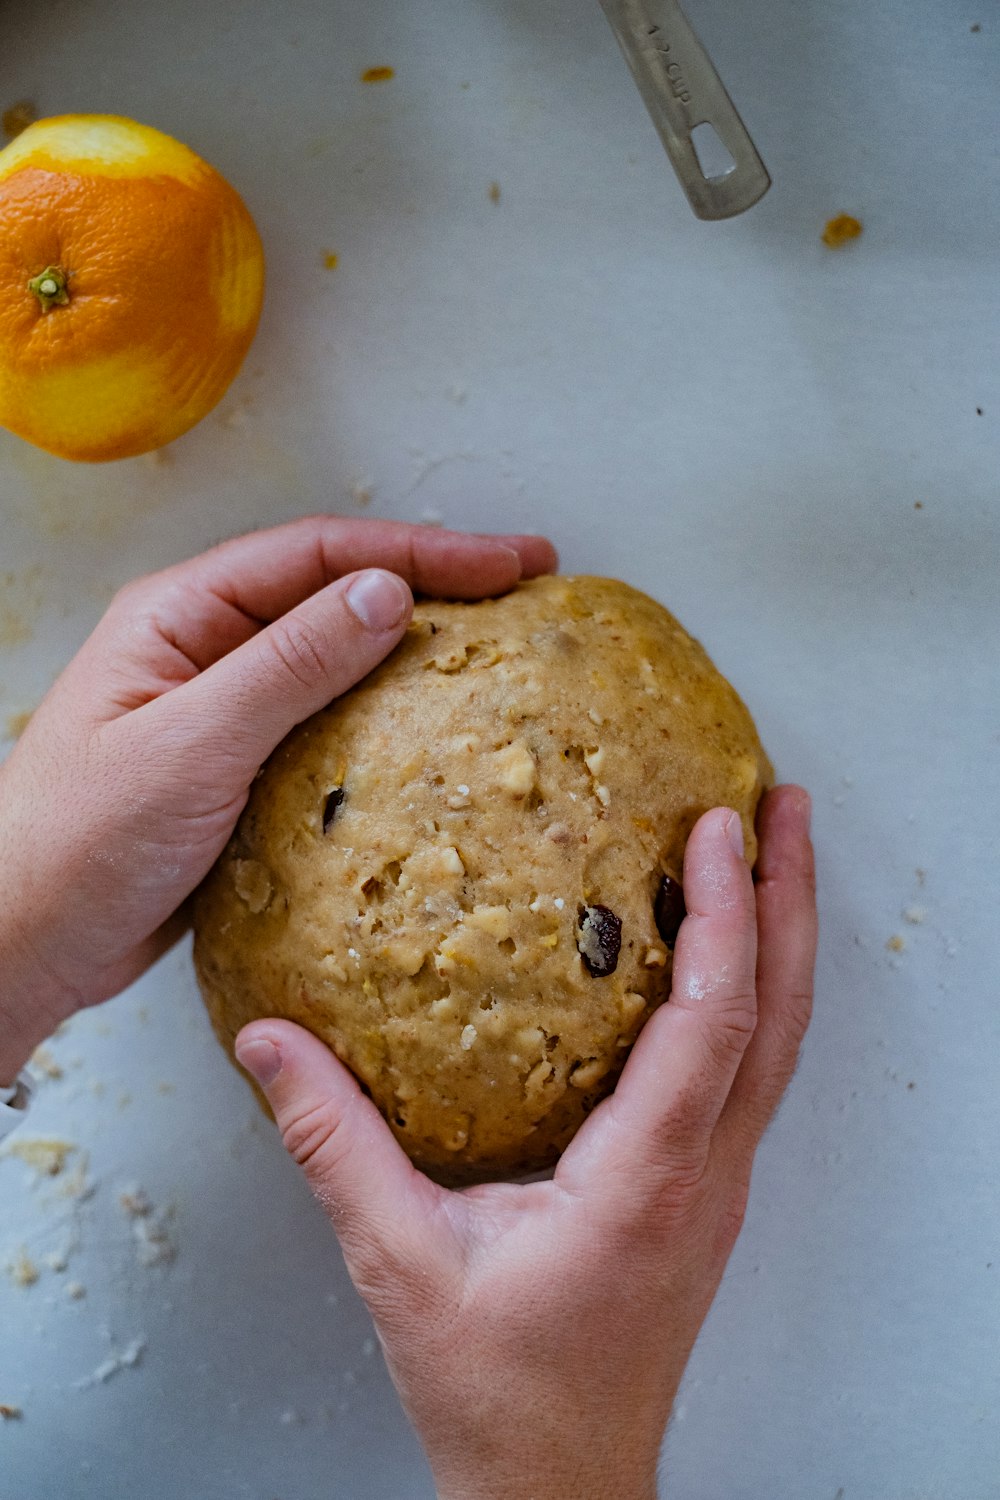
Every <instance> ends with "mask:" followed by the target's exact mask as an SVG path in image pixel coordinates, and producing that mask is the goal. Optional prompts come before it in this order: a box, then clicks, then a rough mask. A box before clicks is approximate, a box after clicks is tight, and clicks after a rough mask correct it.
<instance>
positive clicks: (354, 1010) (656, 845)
mask: <svg viewBox="0 0 1000 1500" xmlns="http://www.w3.org/2000/svg"><path fill="white" fill-rule="evenodd" d="M770 779H771V768H770V765H769V763H768V760H767V756H766V755H765V753H764V751H763V749H762V748H761V745H760V741H759V740H758V738H757V734H756V732H755V730H754V726H753V723H752V721H751V718H750V715H749V714H748V712H747V710H746V708H745V707H744V706H743V704H742V703H741V702H740V700H739V698H738V697H737V695H736V693H735V692H734V691H733V689H732V688H731V687H730V686H729V684H728V683H727V682H726V681H725V680H724V679H723V678H722V677H721V676H720V675H719V673H718V672H717V671H716V670H715V668H714V667H713V666H712V663H711V662H710V661H709V659H708V657H707V656H706V655H705V653H704V651H703V650H702V649H701V647H700V646H699V645H698V644H697V642H695V641H693V640H692V639H691V637H690V636H688V635H687V634H686V632H685V631H684V630H683V629H682V628H681V627H680V625H678V623H677V622H676V620H674V619H673V618H672V616H671V615H669V614H668V613H667V611H666V610H665V609H663V608H662V607H661V606H660V605H659V604H657V603H655V602H654V601H653V600H652V599H649V598H647V597H646V596H645V595H643V594H640V593H637V592H636V591H635V590H634V589H631V588H628V587H627V586H626V585H625V584H623V583H616V582H614V581H612V580H610V579H602V578H540V579H536V580H534V581H533V582H531V583H526V584H522V585H520V586H519V587H518V588H517V589H515V590H514V591H513V592H512V593H510V594H508V595H506V596H505V597H504V598H502V599H489V600H484V601H482V602H480V603H474V604H456V603H439V602H435V601H431V602H422V603H419V604H418V605H417V606H416V609H415V611H414V618H413V623H412V625H411V627H410V629H409V631H408V632H407V635H406V637H405V639H404V640H403V642H402V643H401V644H400V646H399V647H398V648H397V650H396V651H395V652H394V653H393V655H392V656H391V657H390V658H389V660H388V661H387V662H385V663H384V664H383V665H382V666H381V667H380V668H379V669H378V670H377V671H376V672H374V673H373V674H372V675H371V676H370V677H368V678H367V679H366V680H365V681H364V682H362V683H361V684H359V686H358V687H357V688H355V689H354V690H353V691H352V692H350V693H349V694H347V695H346V697H344V698H342V699H340V700H338V701H337V702H335V703H333V704H331V706H330V707H329V708H327V709H325V710H324V711H323V712H322V713H319V714H317V715H316V716H315V717H314V718H312V719H310V720H308V721H307V722H306V723H304V724H302V725H300V726H299V728H298V729H296V730H295V731H294V733H293V734H291V735H290V736H289V737H288V739H287V740H285V742H284V743H283V744H282V745H280V746H279V747H278V749H277V750H276V751H275V753H274V755H273V756H272V757H271V759H270V760H269V761H268V763H267V765H266V766H265V767H264V769H263V771H262V773H261V775H260V776H259V777H258V778H257V780H256V781H255V783H254V786H253V789H252V791H251V795H250V800H249V802H248V804H247V807H246V809H245V811H244V813H243V816H242V817H241V819H240V822H239V825H238V827H237V829H236V831H235V833H234V835H233V837H232V839H231V841H230V843H229V846H228V847H227V849H226V850H225V852H224V853H223V855H222V857H221V859H220V860H219V861H218V864H217V865H216V867H215V869H214V870H213V871H212V873H211V874H210V876H209V878H208V880H207V881H206V882H205V885H204V886H203V888H202V891H201V893H200V896H199V899H198V904H197V913H196V924H195V925H196V947H195V957H196V962H197V967H198V975H199V979H200V982H201V986H202V991H203V993H204V996H205V1000H206V1004H207V1006H208V1009H209V1013H210V1015H211V1017H212V1021H213V1023H214V1025H215V1029H216V1032H217V1033H218V1036H219V1038H220V1040H221V1041H222V1042H223V1043H224V1045H225V1046H226V1047H227V1048H228V1049H229V1050H230V1052H231V1051H232V1046H233V1042H234V1039H235V1037H236V1034H237V1033H238V1031H239V1030H240V1028H241V1027H242V1026H243V1025H245V1024H246V1023H247V1022H248V1021H251V1020H253V1019H255V1018H257V1017H262V1016H285V1017H288V1018H289V1019H290V1020H293V1021H298V1022H299V1023H300V1024H301V1025H304V1026H307V1027H309V1028H310V1029H311V1030H312V1031H314V1032H315V1033H316V1034H317V1035H318V1036H320V1037H322V1038H323V1040H324V1041H325V1042H327V1043H328V1045H329V1046H330V1047H332V1048H333V1049H334V1051H335V1052H336V1053H337V1055H338V1056H339V1057H340V1058H342V1059H343V1061H344V1062H345V1063H346V1064H347V1065H348V1066H349V1067H350V1068H352V1069H353V1071H354V1072H355V1074H356V1075H357V1076H358V1078H359V1079H360V1080H361V1082H362V1083H363V1085H364V1087H365V1088H366V1090H367V1091H368V1092H369V1093H370V1094H371V1096H372V1098H373V1099H374V1100H375V1102H376V1104H377V1105H378V1107H379V1109H380V1110H381V1111H382V1113H383V1114H384V1116H385V1118H386V1119H387V1120H388V1122H389V1125H390V1127H391V1129H392V1130H393V1131H394V1132H395V1134H396V1136H397V1137H398V1139H399V1140H400V1141H401V1143H402V1144H403V1146H404V1147H405V1149H406V1150H407V1151H408V1152H409V1154H410V1156H411V1157H412V1158H413V1160H414V1161H416V1162H417V1163H418V1164H419V1165H420V1166H421V1167H423V1168H424V1169H425V1170H427V1171H429V1172H431V1173H432V1174H433V1175H435V1176H437V1177H439V1178H441V1179H442V1180H447V1181H452V1182H462V1181H466V1182H468V1181H476V1180H483V1179H487V1178H490V1177H502V1176H511V1175H516V1174H519V1173H525V1172H530V1171H535V1170H538V1169H542V1168H545V1167H548V1166H550V1165H551V1164H552V1163H553V1162H554V1161H555V1160H556V1159H557V1157H558V1156H559V1153H560V1152H561V1151H562V1150H563V1149H564V1148H565V1146H566V1145H567V1143H568V1142H569V1141H570V1140H571V1138H572V1136H573V1134H574V1132H575V1131H576V1130H577V1129H578V1128H579V1126H580V1125H581V1124H582V1122H583V1120H584V1119H585V1118H586V1116H587V1114H588V1112H589V1111H590V1110H591V1109H592V1108H593V1107H594V1105H595V1104H596V1103H597V1102H598V1100H599V1099H601V1098H602V1097H603V1096H604V1095H605V1094H606V1093H608V1092H609V1090H610V1089H611V1088H613V1086H614V1083H615V1080H616V1078H617V1077H618V1075H619V1073H620V1072H621V1069H622V1066H623V1065H624V1062H625V1058H626V1057H627V1055H628V1050H629V1047H630V1046H631V1044H632V1042H633V1041H634V1040H635V1037H636V1036H637V1034H638V1032H639V1029H640V1028H641V1026H642V1024H643V1022H644V1021H645V1019H646V1018H647V1016H648V1015H649V1014H650V1013H651V1012H652V1010H653V1009H655V1007H656V1006H658V1005H660V1004H661V1003H662V1002H663V1001H664V1000H665V999H666V998H667V996H668V994H669V992H670V978H671V969H672V965H673V951H672V945H673V941H674V938H675V937H676V929H677V926H678V925H679V923H680V920H681V919H682V917H683V892H682V890H681V887H680V879H681V874H682V870H683V856H684V845H685V842H686V840H687V836H688V834H689V833H690V831H691V828H692V826H693V825H694V823H695V821H696V820H697V818H698V817H699V816H700V814H701V813H702V812H704V811H705V810H706V809H708V808H710V807H715V806H718V805H725V806H729V807H734V808H736V809H737V811H738V812H739V813H740V814H741V816H742V819H743V827H744V834H745V839H746V847H747V857H748V859H750V860H751V861H752V860H753V858H754V856H755V852H756V842H755V837H754V813H755V810H756V806H757V802H758V800H759V797H760V794H761V791H762V789H763V788H764V786H766V785H767V784H768V783H769V781H770Z"/></svg>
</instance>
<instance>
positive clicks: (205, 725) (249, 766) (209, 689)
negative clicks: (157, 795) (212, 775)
mask: <svg viewBox="0 0 1000 1500" xmlns="http://www.w3.org/2000/svg"><path fill="white" fill-rule="evenodd" d="M412 610H413V595H412V594H411V593H410V590H409V587H408V586H407V585H406V584H405V583H404V582H403V580H402V578H399V577H397V575H396V574H395V573H390V572H387V571H386V570H385V569H384V568H367V569H365V570H364V571H363V572H360V573H352V574H349V575H348V576H347V577H346V578H340V579H338V580H337V581H336V583H331V584H329V585H328V586H327V587H326V588H324V589H321V590H320V591H319V593H317V594H313V595H311V597H310V598H308V599H305V600H303V602H302V603H301V604H299V605H297V606H296V608H295V609H292V610H290V611H289V612H288V614H286V615H282V617H281V618H280V619H279V620H275V621H274V623H273V624H271V625H268V626H267V628H266V629H264V630H261V631H260V632H259V633H258V634H257V635H255V636H253V637H252V638H251V639H250V640H249V641H246V642H245V643H244V644H243V645H242V646H238V647H237V648H236V650H235V651H230V652H229V654H228V655H227V656H223V657H222V658H221V659H220V660H219V661H217V662H215V663H214V664H213V665H212V666H210V667H208V668H207V669H206V670H205V671H204V672H201V673H199V675H198V676H197V677H194V678H192V679H191V681H190V682H186V683H184V684H183V685H182V686H181V687H177V688H174V689H173V690H172V691H171V692H169V693H165V694H163V696H162V697H160V698H157V699H156V700H155V701H154V702H152V703H149V704H147V705H146V707H145V709H144V710H140V712H141V713H142V712H144V713H153V714H160V715H163V716H165V717H164V723H163V728H164V730H169V733H170V737H173V738H176V737H179V738H180V739H181V740H182V741H183V743H184V746H185V752H186V753H187V752H190V750H191V749H192V748H194V749H196V750H197V751H198V752H200V753H201V754H202V755H204V757H205V759H206V761H207V762H208V763H210V764H217V763H218V760H219V758H220V755H221V757H222V758H223V759H224V761H225V762H226V763H228V764H229V765H230V766H232V767H233V769H234V771H235V772H236V774H237V776H238V777H239V779H241V780H243V781H246V780H249V779H250V778H251V777H252V776H253V775H254V774H255V772H256V770H257V768H258V766H260V765H261V763H262V762H263V761H265V760H266V759H267V757H268V756H269V755H270V754H271V751H272V750H273V749H274V748H275V746H276V745H279V744H280V743H281V741H282V740H283V739H284V738H285V735H286V734H288V733H289V732H290V731H291V730H292V729H294V728H295V725H296V724H300V723H301V722H302V720H303V719H307V718H309V716H310V715H311V714H314V713H316V712H317V711H318V710H319V709H321V708H325V707H326V705H327V704H328V703H330V702H331V701H332V700H333V699H334V698H337V697H339V696H340V694H341V693H345V692H347V690H348V688H351V687H353V686H354V684H355V683H356V682H359V681H360V680H361V678H362V677H365V676H367V674H368V673H369V672H370V671H372V669H373V668H374V667H377V666H378V664H379V663H380V662H381V661H383V660H384V659H385V657H387V656H388V655H389V652H390V651H391V650H392V649H393V647H394V646H396V645H397V644H398V642H399V640H400V639H401V637H402V636H403V633H404V632H405V630H406V626H407V623H408V622H409V619H410V615H411V613H412ZM234 762H235V764H234Z"/></svg>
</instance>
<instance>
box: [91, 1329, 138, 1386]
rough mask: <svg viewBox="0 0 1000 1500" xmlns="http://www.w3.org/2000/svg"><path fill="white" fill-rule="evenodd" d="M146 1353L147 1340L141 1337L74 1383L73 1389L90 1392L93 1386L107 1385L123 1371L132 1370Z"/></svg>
mask: <svg viewBox="0 0 1000 1500" xmlns="http://www.w3.org/2000/svg"><path fill="white" fill-rule="evenodd" d="M145 1352H146V1340H145V1338H143V1337H142V1336H141V1335H140V1336H139V1338H135V1339H133V1340H132V1342H131V1343H130V1344H128V1345H127V1346H126V1348H124V1349H122V1350H121V1352H120V1353H116V1354H111V1355H109V1357H108V1358H107V1359H106V1360H104V1361H103V1362H102V1363H101V1364H99V1365H98V1366H97V1368H96V1369H95V1370H93V1371H92V1372H91V1373H90V1374H89V1375H84V1376H83V1378H82V1379H81V1380H75V1381H74V1382H73V1389H74V1390H77V1391H85V1390H89V1389H90V1387H91V1386H95V1385H107V1383H108V1381H109V1380H110V1379H111V1378H112V1376H114V1375H118V1374H119V1373H120V1372H121V1371H122V1370H132V1369H134V1368H135V1366H136V1365H137V1364H139V1362H140V1361H141V1359H142V1356H143V1355H144V1354H145Z"/></svg>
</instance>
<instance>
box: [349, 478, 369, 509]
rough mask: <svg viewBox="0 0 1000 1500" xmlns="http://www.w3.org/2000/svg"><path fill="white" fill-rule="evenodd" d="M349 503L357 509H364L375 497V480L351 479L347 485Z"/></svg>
mask: <svg viewBox="0 0 1000 1500" xmlns="http://www.w3.org/2000/svg"><path fill="white" fill-rule="evenodd" d="M348 494H349V495H350V497H351V504H352V505H354V506H356V507H357V509H358V510H366V509H367V508H368V506H369V505H371V503H372V501H373V500H374V498H375V482H374V480H371V479H353V480H352V481H351V483H350V485H349V486H348Z"/></svg>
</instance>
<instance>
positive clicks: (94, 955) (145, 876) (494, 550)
mask: <svg viewBox="0 0 1000 1500" xmlns="http://www.w3.org/2000/svg"><path fill="white" fill-rule="evenodd" d="M554 565H555V553H554V552H553V550H552V547H551V546H550V545H549V543H548V542H545V541H543V540H541V538H535V537H523V536H517V537H474V536H467V535H464V534H462V533H459V532H448V531H432V530H428V529H426V528H424V527H419V526H405V525H402V524H397V523H393V522H383V521H347V520H338V519H336V518H335V517H316V518H313V519H311V520H302V521H296V522H293V523H292V524H291V525H288V526H281V527H278V528H277V529H275V530H273V531H262V532H256V533H254V534H253V535H251V536H245V537H240V538H239V539H237V540H236V541H231V542H226V543H224V544H223V545H222V546H221V547H216V548H215V549H213V550H212V551H211V552H206V553H205V554H204V555H203V556H201V557H196V558H194V559H193V560H192V561H190V562H185V563H181V564H179V565H178V566H176V567H172V568H168V569H167V570H166V571H165V572H162V573H157V574H154V575H153V576H151V577H149V578H142V579H139V580H138V581H137V582H135V583H131V584H129V585H128V586H127V587H126V588H124V589H123V590H122V591H121V593H120V594H118V596H117V597H116V598H115V600H114V602H113V603H112V605H111V607H110V609H109V610H108V612H107V614H106V615H105V616H104V618H103V620H102V621H101V622H100V624H99V625H98V627H97V629H96V630H95V631H94V633H93V635H92V636H91V637H90V639H89V640H88V641H87V642H86V644H85V645H84V647H83V649H82V650H81V651H80V652H79V654H78V655H77V656H76V657H75V658H74V660H73V661H72V662H71V663H70V665H69V666H68V667H67V669H66V671H65V672H64V673H63V674H62V676H61V677H60V678H59V680H58V682H57V683H56V684H55V686H54V687H53V688H52V690H51V692H50V693H49V694H48V695H47V697H46V698H45V700H44V701H43V703H42V704H41V706H40V707H39V708H38V709H37V711H36V712H35V714H34V715H33V717H32V719H31V722H30V724H29V726H28V728H27V730H26V731H25V733H24V735H23V736H22V738H21V740H20V741H19V742H18V744H17V746H16V747H15V749H14V750H13V752H12V753H11V755H10V756H9V758H8V760H7V761H6V762H5V763H4V765H3V766H2V767H0V867H2V869H3V871H4V890H3V897H2V904H0V1085H4V1084H7V1083H9V1082H11V1081H12V1079H13V1077H14V1075H15V1074H16V1072H17V1070H18V1068H19V1067H20V1066H21V1065H22V1064H23V1063H24V1061H25V1060H26V1059H27V1057H28V1056H29V1055H30V1053H31V1051H32V1050H33V1048H34V1047H35V1046H36V1045H37V1043H38V1042H40V1041H42V1040H43V1039H44V1038H45V1037H46V1036H48V1035H49V1034H50V1033H51V1032H52V1031H53V1030H54V1029H55V1027H56V1026H57V1025H58V1024H59V1022H60V1021H62V1020H63V1019H65V1017H66V1016H68V1015H70V1014H71V1013H72V1012H73V1011H74V1010H76V1009H78V1008H79V1007H80V1006H83V1005H90V1004H93V1003H94V1002H96V1001H99V1000H104V999H107V998H109V997H110V996H111V995H114V994H117V992H118V991H119V990H121V989H124V987H125V986H126V985H127V984H129V983H131V981H132V980H133V979H135V978H137V977H138V975H139V974H141V973H142V972H143V970H144V969H146V968H147V967H148V965H149V964H150V963H152V962H153V960H154V959H155V958H157V957H158V956H159V955H160V953H162V952H163V951H164V950H165V949H166V948H167V947H169V946H170V944H171V943H172V942H174V940H175V939H176V938H177V937H178V936H179V934H180V932H181V931H182V930H183V928H184V926H185V925H186V922H185V917H184V914H183V911H179V910H178V909H179V908H180V907H181V904H182V903H183V902H184V900H185V898H186V897H187V896H188V895H189V894H190V893H191V891H193V890H194V888H195V886H197V885H198V883H199V882H200V881H201V880H202V878H203V877H204V876H205V875H206V874H207V873H208V870H209V869H210V868H211V866H212V864H213V862H214V861H215V859H216V858H217V857H218V855H219V854H220V853H221V851H222V849H223V847H224V845H225V843H226V840H227V839H228V838H229V835H230V834H231V832H232V830H233V827H234V825H235V823H236V819H237V818H238V817H239V814H240V812H241V811H242V808H243V805H244V803H245V801H246V798H247V793H248V791H249V788H250V784H251V782H252V781H253V779H254V776H255V775H256V773H257V770H258V768H259V766H260V765H261V762H262V761H264V760H266V759H267V757H268V755H270V753H271V751H272V750H273V749H274V748H275V746H276V745H278V744H279V743H280V741H281V740H282V739H284V737H285V735H286V734H287V733H288V732H289V731H290V730H291V729H292V728H293V727H294V726H295V725H296V724H297V723H299V722H300V721H301V720H302V719H305V718H307V717H308V716H309V715H310V714H312V713H315V712H316V710H318V709H320V708H322V707H323V706H324V705H325V704H327V703H329V702H330V700H331V699H332V698H335V697H337V695H338V694H339V693H343V692H345V691H346V690H347V689H348V688H349V687H351V686H352V685H353V684H354V683H356V682H357V681H358V680H359V678H361V677H364V676H365V674H366V673H367V672H370V671H371V670H372V668H373V667H375V666H377V665H378V663H379V662H380V661H382V659H383V658H384V657H385V656H387V655H388V654H389V652H390V651H391V650H392V648H393V647H394V646H395V645H396V643H397V642H398V640H399V639H400V637H401V636H402V634H403V632H404V631H405V629H406V625H407V622H408V620H409V618H410V612H411V609H412V606H413V599H412V595H411V593H410V588H411V587H413V588H415V589H418V590H421V591H422V592H424V593H429V594H436V595H444V596H448V597H451V598H459V599H478V598H481V597H483V596H485V595H489V594H499V593H503V592H505V590H507V589H509V588H512V587H513V585H514V584H515V583H516V582H517V581H518V579H520V578H530V577H533V576H534V575H535V574H537V573H541V572H545V571H548V570H550V569H551V568H552V567H554Z"/></svg>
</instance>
